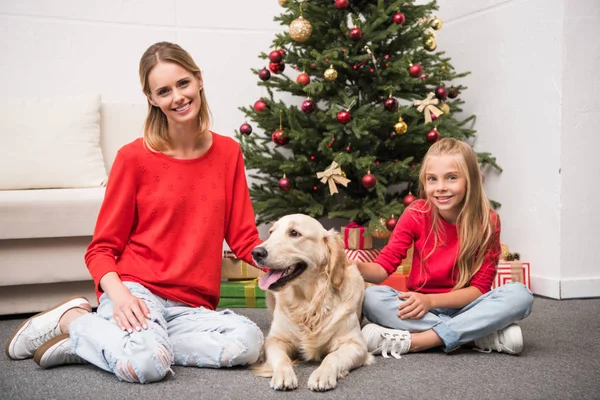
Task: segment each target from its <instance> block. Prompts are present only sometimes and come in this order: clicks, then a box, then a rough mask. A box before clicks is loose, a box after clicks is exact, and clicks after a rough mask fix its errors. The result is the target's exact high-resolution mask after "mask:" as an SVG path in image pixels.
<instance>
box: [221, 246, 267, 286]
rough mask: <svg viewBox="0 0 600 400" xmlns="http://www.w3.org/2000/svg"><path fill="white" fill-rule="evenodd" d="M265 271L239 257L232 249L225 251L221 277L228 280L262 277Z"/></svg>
mask: <svg viewBox="0 0 600 400" xmlns="http://www.w3.org/2000/svg"><path fill="white" fill-rule="evenodd" d="M264 274H265V273H264V271H263V270H261V269H260V268H256V267H255V266H253V265H250V264H248V263H246V262H244V261H242V260H240V259H239V258H236V257H235V255H234V254H233V252H232V251H229V250H225V251H224V252H223V261H222V263H221V278H222V279H227V280H244V279H254V278H260V277H261V276H263V275H264Z"/></svg>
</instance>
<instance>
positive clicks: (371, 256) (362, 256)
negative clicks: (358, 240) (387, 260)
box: [344, 249, 381, 262]
mask: <svg viewBox="0 0 600 400" xmlns="http://www.w3.org/2000/svg"><path fill="white" fill-rule="evenodd" d="M344 251H345V252H346V257H348V258H349V259H350V260H354V261H364V262H373V261H375V259H376V258H377V256H378V255H379V253H380V252H381V249H368V250H364V249H363V250H357V249H345V250H344Z"/></svg>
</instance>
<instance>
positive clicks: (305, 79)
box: [296, 72, 310, 86]
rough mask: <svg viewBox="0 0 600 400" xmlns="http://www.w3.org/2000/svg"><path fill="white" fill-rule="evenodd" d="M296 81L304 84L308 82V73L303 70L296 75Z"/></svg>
mask: <svg viewBox="0 0 600 400" xmlns="http://www.w3.org/2000/svg"><path fill="white" fill-rule="evenodd" d="M296 83H299V84H301V85H303V86H306V85H308V84H309V83H310V76H308V74H305V73H304V72H303V73H301V74H300V75H298V77H297V78H296Z"/></svg>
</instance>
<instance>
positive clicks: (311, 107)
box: [302, 99, 315, 114]
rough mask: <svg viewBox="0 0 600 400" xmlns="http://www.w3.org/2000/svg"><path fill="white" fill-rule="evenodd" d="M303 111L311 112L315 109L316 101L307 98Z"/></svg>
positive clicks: (303, 104) (303, 103)
mask: <svg viewBox="0 0 600 400" xmlns="http://www.w3.org/2000/svg"><path fill="white" fill-rule="evenodd" d="M302 111H303V112H304V113H306V114H310V113H311V112H313V111H315V103H313V102H312V100H310V99H306V100H304V101H303V102H302Z"/></svg>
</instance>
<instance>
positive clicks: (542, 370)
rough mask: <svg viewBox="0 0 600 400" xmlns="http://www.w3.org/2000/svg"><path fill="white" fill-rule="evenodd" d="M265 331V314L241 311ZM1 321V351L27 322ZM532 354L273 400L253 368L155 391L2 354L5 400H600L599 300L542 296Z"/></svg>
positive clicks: (400, 372)
mask: <svg viewBox="0 0 600 400" xmlns="http://www.w3.org/2000/svg"><path fill="white" fill-rule="evenodd" d="M237 311H238V312H239V313H240V314H244V315H246V316H248V317H249V318H251V319H252V320H254V321H256V323H258V325H259V326H260V327H261V328H262V329H263V330H264V331H265V333H266V331H267V330H268V327H269V319H268V314H267V311H266V310H265V309H238V310H237ZM23 318H24V316H20V318H8V317H4V318H2V319H0V339H1V341H2V346H4V343H5V342H6V339H7V338H8V336H9V334H10V333H11V332H12V331H13V329H15V328H16V327H17V326H18V324H19V323H20V322H21V321H22V320H23ZM521 326H522V328H523V336H524V339H525V350H524V351H523V353H522V354H521V355H519V356H510V355H506V354H499V353H494V354H482V353H477V352H474V351H471V350H467V349H464V350H462V349H461V350H458V351H457V352H454V353H452V354H450V355H447V354H444V353H443V352H441V351H438V350H432V351H429V352H425V353H420V354H408V355H405V356H403V357H402V359H401V360H395V359H383V358H381V357H377V362H376V363H375V364H374V365H371V366H368V367H363V368H359V369H357V370H355V371H353V372H352V373H351V374H350V375H349V376H348V377H346V378H345V379H342V380H340V381H339V382H338V387H337V389H335V390H333V391H329V392H325V393H313V392H311V391H309V390H308V389H307V388H306V384H307V382H308V377H309V375H310V373H311V372H312V371H313V370H314V369H315V365H314V364H313V365H306V364H304V365H300V366H299V367H298V368H297V374H298V380H299V386H300V387H299V388H298V389H297V390H295V391H291V392H275V391H273V390H271V389H270V388H269V381H268V379H266V378H259V377H255V376H254V375H253V374H252V373H251V372H250V371H249V370H247V369H245V368H232V369H222V370H211V369H198V368H183V367H174V370H175V375H174V376H168V377H167V378H166V379H165V380H164V381H162V382H159V383H154V384H150V385H140V384H129V383H123V382H119V381H118V380H117V379H116V378H115V376H114V375H112V374H109V373H106V372H104V371H101V370H100V369H97V368H95V367H93V366H91V365H69V366H62V367H58V368H54V369H50V370H43V369H41V368H39V367H38V366H37V365H36V364H35V363H34V362H33V360H24V361H12V360H10V359H9V358H8V357H7V356H6V355H5V354H2V356H0V398H1V399H3V400H8V399H27V400H34V399H98V400H101V399H107V400H115V399H143V400H154V399H156V400H166V399H224V400H229V399H233V400H235V399H258V398H260V399H287V398H289V399H313V398H314V399H317V398H318V399H366V400H370V399H394V400H397V399H461V400H470V399H477V400H481V399H561V400H563V399H599V398H600V334H599V332H600V299H588V300H563V301H557V300H550V299H545V298H540V297H536V299H535V303H534V310H533V312H532V314H531V315H530V316H529V318H527V319H526V320H524V321H523V322H522V323H521Z"/></svg>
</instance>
